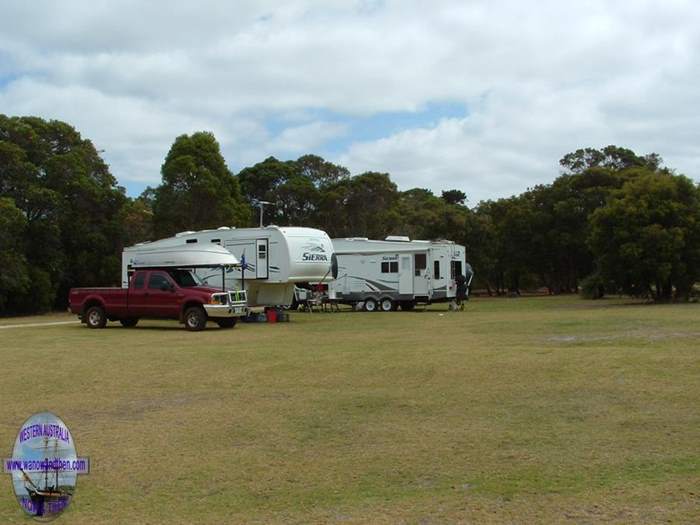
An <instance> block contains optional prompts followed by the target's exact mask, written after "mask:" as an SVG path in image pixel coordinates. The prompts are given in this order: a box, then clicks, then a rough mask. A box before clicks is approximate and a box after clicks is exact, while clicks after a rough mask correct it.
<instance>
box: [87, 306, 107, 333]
mask: <svg viewBox="0 0 700 525" xmlns="http://www.w3.org/2000/svg"><path fill="white" fill-rule="evenodd" d="M85 324H86V325H87V327H88V328H104V327H105V325H106V324H107V316H106V315H105V309H104V308H102V307H101V306H91V307H90V308H88V309H87V311H86V312H85Z"/></svg>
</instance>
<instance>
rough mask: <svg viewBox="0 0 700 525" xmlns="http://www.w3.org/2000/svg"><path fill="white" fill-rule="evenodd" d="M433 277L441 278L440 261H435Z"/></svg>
mask: <svg viewBox="0 0 700 525" xmlns="http://www.w3.org/2000/svg"><path fill="white" fill-rule="evenodd" d="M433 277H435V279H439V278H440V261H435V262H434V263H433Z"/></svg>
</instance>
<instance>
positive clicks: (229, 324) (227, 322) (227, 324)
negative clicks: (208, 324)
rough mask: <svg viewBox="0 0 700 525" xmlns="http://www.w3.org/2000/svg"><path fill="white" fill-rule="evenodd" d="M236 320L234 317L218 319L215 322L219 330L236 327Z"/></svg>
mask: <svg viewBox="0 0 700 525" xmlns="http://www.w3.org/2000/svg"><path fill="white" fill-rule="evenodd" d="M236 321H238V319H236V318H235V317H226V318H225V319H219V320H218V321H216V324H218V325H219V328H233V327H234V326H236Z"/></svg>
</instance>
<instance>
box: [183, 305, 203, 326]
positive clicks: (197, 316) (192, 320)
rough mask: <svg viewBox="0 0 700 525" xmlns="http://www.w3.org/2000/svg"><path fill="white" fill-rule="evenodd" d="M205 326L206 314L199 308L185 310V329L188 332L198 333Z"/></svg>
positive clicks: (193, 307)
mask: <svg viewBox="0 0 700 525" xmlns="http://www.w3.org/2000/svg"><path fill="white" fill-rule="evenodd" d="M206 326H207V313H206V312H205V311H204V308H202V307H201V306H191V307H190V308H188V309H187V310H185V328H187V329H188V330H189V331H190V332H199V331H200V330H204V328H205V327H206Z"/></svg>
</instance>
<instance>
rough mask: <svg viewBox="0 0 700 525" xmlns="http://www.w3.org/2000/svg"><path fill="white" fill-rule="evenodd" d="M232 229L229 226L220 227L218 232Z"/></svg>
mask: <svg viewBox="0 0 700 525" xmlns="http://www.w3.org/2000/svg"><path fill="white" fill-rule="evenodd" d="M230 229H231V228H229V227H228V226H219V227H218V228H217V230H219V231H221V230H230Z"/></svg>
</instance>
